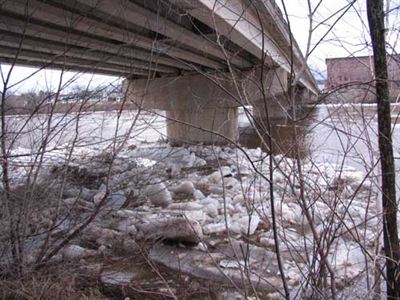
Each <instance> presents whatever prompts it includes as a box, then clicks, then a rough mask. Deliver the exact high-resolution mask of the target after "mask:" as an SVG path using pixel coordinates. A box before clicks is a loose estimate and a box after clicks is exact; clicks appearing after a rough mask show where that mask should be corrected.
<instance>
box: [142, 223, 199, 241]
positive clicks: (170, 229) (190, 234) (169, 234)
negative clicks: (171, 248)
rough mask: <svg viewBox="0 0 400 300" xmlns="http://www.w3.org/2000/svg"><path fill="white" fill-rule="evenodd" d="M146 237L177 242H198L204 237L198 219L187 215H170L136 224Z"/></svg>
mask: <svg viewBox="0 0 400 300" xmlns="http://www.w3.org/2000/svg"><path fill="white" fill-rule="evenodd" d="M136 228H137V229H138V231H139V234H140V235H141V236H142V237H143V238H145V239H159V238H162V239H167V240H172V241H177V242H187V243H198V242H200V241H201V240H202V239H203V231H202V228H201V226H200V224H199V222H197V221H196V220H193V219H191V218H187V217H185V216H170V217H164V218H158V219H152V220H148V221H145V222H143V223H139V224H136Z"/></svg>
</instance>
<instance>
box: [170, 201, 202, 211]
mask: <svg viewBox="0 0 400 300" xmlns="http://www.w3.org/2000/svg"><path fill="white" fill-rule="evenodd" d="M167 208H168V209H171V210H202V209H203V205H201V204H199V203H197V202H183V203H172V204H170V205H168V207H167Z"/></svg>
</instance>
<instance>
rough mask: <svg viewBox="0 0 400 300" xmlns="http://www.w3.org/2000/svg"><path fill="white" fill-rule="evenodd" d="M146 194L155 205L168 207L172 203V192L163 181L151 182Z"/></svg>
mask: <svg viewBox="0 0 400 300" xmlns="http://www.w3.org/2000/svg"><path fill="white" fill-rule="evenodd" d="M145 195H146V197H147V198H148V199H149V200H150V202H151V204H153V205H155V206H161V207H167V206H168V205H169V204H170V203H172V197H171V193H170V192H169V191H168V190H167V188H166V186H165V184H164V183H163V182H160V183H156V184H150V185H148V186H146V188H145Z"/></svg>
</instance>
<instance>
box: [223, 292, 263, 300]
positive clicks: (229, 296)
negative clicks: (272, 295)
mask: <svg viewBox="0 0 400 300" xmlns="http://www.w3.org/2000/svg"><path fill="white" fill-rule="evenodd" d="M250 299H252V297H245V296H243V295H242V294H240V293H239V292H237V291H223V292H220V293H218V295H217V297H216V300H250ZM254 299H255V298H254ZM268 299H269V298H268Z"/></svg>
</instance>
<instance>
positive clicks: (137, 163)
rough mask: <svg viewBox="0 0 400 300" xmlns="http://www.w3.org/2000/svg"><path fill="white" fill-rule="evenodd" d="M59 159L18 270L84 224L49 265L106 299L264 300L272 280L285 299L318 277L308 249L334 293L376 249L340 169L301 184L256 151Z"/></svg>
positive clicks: (365, 195)
mask: <svg viewBox="0 0 400 300" xmlns="http://www.w3.org/2000/svg"><path fill="white" fill-rule="evenodd" d="M60 157H61V156H57V155H52V156H51V158H52V159H51V160H48V162H47V164H46V168H45V170H43V171H41V173H40V174H41V175H40V176H41V178H42V179H41V184H44V183H45V182H52V190H53V191H60V190H61V191H62V194H61V197H60V198H59V200H58V201H56V202H47V203H46V205H44V206H43V207H40V206H38V207H37V210H34V212H33V213H32V216H31V217H32V219H31V222H30V226H31V227H32V228H31V233H32V236H34V238H32V240H35V242H34V243H32V245H35V246H32V247H31V249H30V251H29V255H28V257H27V263H28V264H29V263H33V262H35V261H37V258H38V255H40V251H39V250H40V249H42V247H43V243H44V242H45V241H44V240H41V239H40V237H41V236H45V235H42V234H39V233H38V232H39V231H40V230H43V228H47V229H49V228H51V230H52V236H51V241H52V242H53V246H52V247H57V245H58V243H59V242H58V241H61V240H63V239H64V238H65V237H67V236H68V235H69V234H71V233H73V232H74V230H76V229H77V228H79V227H80V226H81V225H82V224H83V223H85V222H86V220H88V219H89V218H90V217H91V216H95V217H94V218H93V220H92V221H91V222H90V223H89V224H88V225H87V226H83V227H82V229H83V230H82V231H81V232H79V234H77V235H76V236H73V237H72V238H71V239H70V241H69V242H68V245H67V246H66V247H64V248H63V249H62V250H61V251H60V252H59V253H57V254H56V255H55V256H53V257H51V259H50V261H52V262H54V263H65V262H70V261H78V262H79V268H80V270H81V271H82V270H86V271H85V272H84V273H90V274H91V275H90V276H91V278H95V279H96V280H97V281H98V282H99V283H100V284H101V285H102V286H103V288H104V290H105V291H106V293H108V294H109V293H117V294H118V295H124V296H126V297H130V298H131V299H136V298H135V297H136V296H137V295H138V294H141V293H142V294H143V293H144V294H145V293H146V291H147V292H148V293H149V294H146V295H149V296H148V297H149V299H153V298H154V299H160V298H162V299H163V297H165V298H169V297H170V298H174V297H175V298H176V295H177V294H179V293H180V292H182V289H184V288H185V291H186V292H187V293H188V295H191V296H190V297H189V296H188V297H189V298H187V299H244V298H245V297H248V299H251V297H253V298H254V299H275V298H280V297H282V294H283V292H284V291H283V285H282V279H281V271H283V272H284V276H285V279H286V282H287V284H288V287H289V289H290V291H291V293H292V294H293V295H294V297H295V295H301V293H308V292H309V290H310V286H309V285H308V284H309V282H310V280H312V278H313V276H317V275H316V273H317V272H318V265H319V264H320V261H319V260H318V255H317V254H316V253H318V246H317V245H318V243H321V244H322V243H329V245H328V246H326V245H325V246H326V247H325V246H324V248H323V249H324V251H326V253H325V259H326V260H327V261H328V262H329V264H328V265H329V266H330V267H331V268H332V274H334V276H335V281H336V285H337V286H338V287H344V286H346V285H348V284H349V283H351V281H352V280H353V279H354V278H357V277H358V276H362V274H363V272H364V271H365V266H366V264H365V261H366V258H365V257H366V256H365V253H366V252H367V253H369V252H368V251H372V249H373V248H372V247H373V245H374V242H375V238H376V234H375V233H376V226H377V218H376V215H377V211H376V208H375V202H374V201H372V200H370V201H366V199H371V193H372V192H371V189H370V182H369V180H367V179H365V178H364V177H363V174H362V173H360V172H356V171H355V170H353V169H350V168H346V167H343V166H332V165H321V164H314V163H312V162H305V163H304V165H303V171H304V173H303V174H304V177H303V178H302V180H300V178H299V176H298V172H297V171H295V170H297V169H296V165H295V164H294V162H293V161H292V160H290V159H286V158H284V157H282V156H275V157H273V159H272V160H270V157H269V156H268V155H266V154H265V153H263V152H262V151H261V150H260V149H242V148H221V147H206V146H193V147H188V148H183V147H170V146H167V145H165V144H160V145H151V146H147V147H139V148H135V147H130V148H128V149H126V150H123V151H121V152H120V153H119V154H118V156H115V157H114V156H112V155H111V154H110V153H104V152H102V153H97V152H87V153H85V154H83V153H81V155H79V156H74V157H73V159H72V160H70V161H69V162H68V164H66V162H65V160H64V159H59V158H60ZM271 162H272V163H273V166H272V168H273V172H272V173H273V177H272V182H271V180H270V179H271V177H270V172H269V171H270V164H271ZM301 184H304V198H303V199H304V201H305V202H304V201H303V200H302V197H301V189H300V187H301ZM271 188H272V189H273V191H272V192H271ZM271 197H273V198H272V199H271ZM272 203H273V204H274V210H275V215H276V222H275V224H274V223H273V219H272V211H273V210H272V207H271V204H272ZM305 209H307V210H308V213H309V214H308V215H309V216H311V219H309V218H307V214H306V213H305V211H304V210H305ZM55 213H58V214H59V218H58V221H57V226H54V218H53V216H54V214H55ZM274 225H275V230H276V231H277V236H274V234H273V231H274ZM276 239H277V240H278V246H279V253H280V256H281V258H282V266H281V270H280V268H279V265H278V260H277V247H276ZM50 250H51V249H50ZM50 252H51V251H50ZM371 253H372V252H371ZM158 268H161V271H157V270H159V269H158ZM88 270H89V271H88ZM82 272H83V271H82ZM332 274H331V275H332ZM331 275H330V276H331ZM165 276H169V277H168V278H166V277H165ZM207 287H208V288H207ZM110 291H112V292H110ZM117 291H118V292H117ZM135 295H136V296H135ZM174 295H175V296H174ZM157 297H159V298H157ZM196 297H197V298H196ZM146 299H147V298H146ZM178 299H186V298H184V297H182V298H180V297H178Z"/></svg>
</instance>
